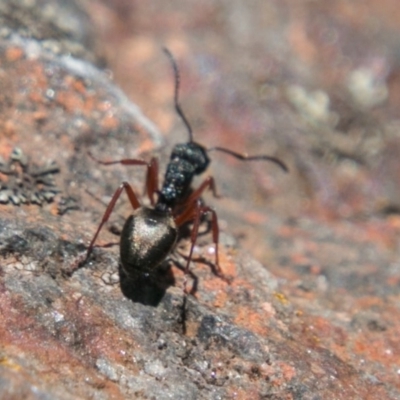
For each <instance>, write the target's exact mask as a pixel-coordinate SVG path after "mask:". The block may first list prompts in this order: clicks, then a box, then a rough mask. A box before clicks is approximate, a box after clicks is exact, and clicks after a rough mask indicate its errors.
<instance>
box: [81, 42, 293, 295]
mask: <svg viewBox="0 0 400 400" xmlns="http://www.w3.org/2000/svg"><path fill="white" fill-rule="evenodd" d="M164 52H165V53H166V55H167V56H168V58H169V60H170V62H171V64H172V68H173V71H174V78H175V90H174V104H175V109H176V112H177V113H178V115H179V116H180V118H181V119H182V121H183V123H184V125H185V126H186V128H187V130H188V135H189V140H188V142H186V143H181V144H177V145H176V146H175V147H174V148H173V150H172V154H171V157H170V161H169V163H168V166H167V170H166V173H165V177H164V183H163V185H162V188H161V190H159V188H158V187H159V186H158V161H157V159H156V158H152V159H151V161H150V162H146V161H143V160H137V159H123V160H118V161H100V160H97V159H95V160H96V161H97V162H99V163H100V164H103V165H111V164H122V165H145V166H147V175H146V192H147V196H148V197H149V200H150V204H151V207H146V206H142V205H141V204H140V202H139V200H138V198H137V196H136V194H135V193H134V191H133V189H132V187H131V186H130V185H129V183H127V182H123V183H122V184H121V185H120V186H119V188H118V189H117V190H116V191H115V193H114V195H113V196H112V198H111V201H110V203H109V204H108V207H107V209H106V211H105V213H104V215H103V218H102V220H101V222H100V225H99V226H98V228H97V231H96V233H95V235H94V237H93V239H92V241H91V242H90V245H89V247H88V249H87V253H86V260H87V259H88V257H89V256H90V254H91V252H92V250H93V247H94V244H95V242H96V239H97V237H98V235H99V232H100V230H101V228H102V227H103V225H104V224H105V223H106V222H107V221H108V219H109V217H110V214H111V212H112V211H113V209H114V206H115V203H116V202H117V200H118V198H119V197H120V195H121V193H122V191H123V190H125V192H126V193H127V195H128V198H129V201H130V203H131V205H132V207H133V209H134V212H133V213H132V215H131V216H129V217H128V219H127V220H126V222H125V224H124V227H123V229H122V233H121V239H120V262H121V268H122V270H123V272H124V273H125V274H126V276H127V277H131V278H135V277H138V278H140V279H141V280H143V279H147V280H148V282H150V283H151V282H152V280H153V279H155V276H156V274H157V269H158V267H159V266H160V264H161V263H162V262H163V261H164V260H165V259H166V257H167V256H168V255H169V254H170V253H171V252H172V251H173V249H174V247H175V244H176V242H177V239H178V233H179V229H180V228H181V227H182V226H183V225H185V224H187V223H193V226H192V231H191V235H190V239H191V246H190V251H189V255H188V256H187V257H185V258H186V259H187V261H186V267H185V282H186V275H187V274H188V273H189V264H190V262H191V260H192V255H193V249H194V246H195V242H196V239H197V236H198V231H199V226H200V222H201V221H202V217H203V215H205V214H211V229H212V237H213V242H214V244H215V271H216V273H217V275H218V276H220V277H223V274H222V271H221V269H220V266H219V258H218V236H219V228H218V220H217V214H216V212H215V211H214V210H213V209H212V208H210V207H208V206H207V205H205V204H204V203H203V202H202V201H201V195H202V194H203V192H204V191H205V190H207V189H208V190H211V191H212V192H213V195H214V196H215V197H218V196H217V193H216V188H215V183H214V179H213V178H212V177H208V178H206V179H205V180H204V182H203V183H202V184H201V185H200V186H199V187H198V188H197V189H192V188H191V184H192V180H193V178H194V176H195V175H200V174H202V173H203V172H204V171H205V170H206V169H207V167H208V165H209V163H210V158H209V157H208V153H209V152H210V151H220V152H224V153H227V154H230V155H231V156H233V157H236V158H238V159H240V160H244V161H251V160H267V161H272V162H274V163H275V164H277V165H278V166H279V167H280V168H282V169H283V170H284V171H287V167H286V165H285V164H284V163H283V162H282V161H280V160H279V159H277V158H275V157H270V156H266V155H259V156H252V157H250V156H247V155H244V154H239V153H236V152H234V151H232V150H229V149H225V148H221V147H213V148H209V149H207V148H205V147H204V146H202V145H200V144H198V143H196V142H195V141H193V133H192V128H191V126H190V124H189V122H188V120H187V119H186V116H185V115H184V113H183V111H182V109H181V107H180V104H179V100H178V92H179V84H180V77H179V71H178V67H177V65H176V62H175V59H174V57H173V56H172V54H171V53H170V51H169V50H168V49H164ZM91 157H92V158H94V157H93V156H91ZM155 197H157V200H156V199H155ZM185 291H186V283H185Z"/></svg>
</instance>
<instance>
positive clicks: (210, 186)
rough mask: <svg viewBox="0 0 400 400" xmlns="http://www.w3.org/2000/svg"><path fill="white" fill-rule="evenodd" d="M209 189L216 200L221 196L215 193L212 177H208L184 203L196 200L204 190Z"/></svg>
mask: <svg viewBox="0 0 400 400" xmlns="http://www.w3.org/2000/svg"><path fill="white" fill-rule="evenodd" d="M206 189H210V190H211V191H212V194H213V196H214V197H216V198H220V197H221V196H220V195H219V194H218V193H217V189H216V186H215V180H214V178H213V177H212V176H209V177H208V178H206V179H205V180H204V182H203V183H202V184H201V185H200V186H199V187H198V188H197V189H196V190H195V191H194V192H193V193H191V194H190V196H189V197H188V199H187V200H186V201H185V203H187V204H190V203H192V202H194V201H195V200H197V199H198V198H199V197H200V196H201V194H202V193H203V192H204V191H205V190H206Z"/></svg>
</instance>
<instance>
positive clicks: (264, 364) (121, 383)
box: [0, 0, 400, 400]
mask: <svg viewBox="0 0 400 400" xmlns="http://www.w3.org/2000/svg"><path fill="white" fill-rule="evenodd" d="M399 20H400V14H399V11H398V6H397V2H396V0H384V1H383V2H382V1H380V2H377V1H375V0H367V1H363V2H355V3H351V4H350V3H349V2H348V1H345V0H336V1H333V2H329V4H328V3H327V4H325V3H323V4H322V3H321V4H319V3H317V2H304V3H299V4H296V5H293V4H292V2H285V1H279V2H274V1H270V2H265V1H261V0H260V1H258V0H254V1H251V2H249V3H247V2H246V3H245V2H240V1H230V2H224V1H218V2H214V1H208V0H201V1H196V2H194V1H188V2H185V3H182V2H178V1H170V2H157V3H155V2H146V5H145V4H144V3H143V2H139V1H122V0H120V1H106V2H101V1H89V0H88V1H84V2H82V3H75V2H72V1H71V2H70V1H68V2H61V1H60V2H54V1H39V0H30V1H24V0H19V1H4V2H2V3H1V5H0V21H1V22H2V29H1V31H0V89H1V90H0V156H1V159H0V160H9V159H10V157H11V156H12V154H13V150H14V149H15V148H19V149H21V150H22V152H23V154H24V155H25V156H26V157H27V160H28V161H29V162H30V163H32V164H35V165H37V166H43V165H47V164H48V163H49V162H51V161H55V162H56V163H57V166H58V167H59V169H60V170H59V172H56V173H54V185H55V187H56V188H57V193H56V195H55V197H54V199H53V201H52V202H46V201H44V202H42V205H41V206H38V205H36V204H29V205H28V204H20V205H19V206H16V205H15V204H14V202H12V201H9V200H8V201H3V202H2V203H1V204H0V316H1V324H0V398H1V399H3V398H4V399H76V398H85V399H86V398H87V399H89V398H90V399H131V398H138V399H140V398H143V399H153V398H154V399H167V398H173V399H221V398H223V399H225V398H227V399H229V398H232V399H250V398H251V399H310V400H311V399H313V400H316V399H378V398H379V399H399V398H400V381H399V375H400V340H399V332H400V322H399V321H400V318H399V305H398V302H399V298H400V290H399V285H400V264H399V256H398V254H399V235H400V218H399V216H398V211H399V208H400V207H399V204H400V203H399V198H400V196H399V188H400V185H399V183H400V182H399V179H398V170H399V169H398V151H397V149H399V148H400V146H399V139H398V137H399V129H400V125H399V121H398V109H399V106H400V104H399V103H400V97H399V95H398V93H399V85H400V79H399V77H400V66H399V65H400V64H399V60H398V43H397V38H398V37H399V26H400V24H399ZM65 21H71V22H70V23H67V24H65ZM71 27H72V28H71ZM92 35H93V36H92ZM164 45H167V46H168V47H169V48H170V49H171V50H172V52H173V53H174V54H175V55H176V58H177V61H178V64H179V66H180V70H181V75H182V90H181V103H182V106H183V108H184V109H185V111H186V112H187V114H188V118H189V120H190V121H191V122H192V124H193V127H194V132H195V137H196V140H198V141H199V142H201V143H204V144H206V145H207V146H214V145H220V146H226V147H229V148H232V149H234V150H238V151H240V150H243V151H246V152H248V153H268V154H274V155H277V156H279V157H280V158H282V159H283V160H285V162H287V163H288V164H289V166H290V170H291V171H290V174H288V175H285V174H283V173H282V172H281V171H280V170H279V169H277V168H276V167H275V166H274V165H267V164H263V163H253V164H246V165H244V164H241V163H239V162H237V161H236V160H232V159H230V158H228V157H226V156H223V155H217V154H213V153H211V156H212V158H213V162H212V165H211V168H210V173H212V174H213V175H214V176H215V178H216V181H217V185H218V189H219V191H220V192H221V193H223V195H224V197H225V198H223V199H213V198H211V197H212V196H205V201H207V202H208V203H210V204H213V205H214V206H215V207H216V209H217V211H218V215H219V217H220V227H221V237H220V259H221V268H222V270H223V271H224V273H225V274H226V275H227V276H228V277H230V278H231V280H230V283H229V284H228V283H227V282H225V281H224V280H222V279H220V278H219V277H217V276H216V275H215V274H214V273H213V264H212V263H213V260H214V254H213V245H212V239H211V237H210V236H211V235H210V234H209V232H208V233H207V232H205V233H204V234H202V235H201V236H200V237H199V240H198V243H197V246H196V248H195V256H196V259H197V261H196V262H194V263H193V266H192V273H193V274H194V275H193V276H189V278H188V282H189V285H190V284H192V283H193V279H196V281H197V285H198V288H197V293H196V295H195V296H184V294H183V291H182V287H183V278H184V277H183V274H182V272H181V270H180V269H179V268H176V267H175V266H173V267H172V268H173V269H172V271H173V275H174V277H172V276H170V275H169V274H166V279H167V278H168V279H169V281H168V284H169V285H170V286H169V287H168V288H167V290H166V293H165V294H164V295H163V296H162V298H161V300H160V301H159V303H158V304H157V305H156V306H149V305H143V304H141V303H140V302H134V301H132V300H131V299H130V298H129V297H132V296H130V294H129V290H127V288H126V287H125V286H124V284H125V285H126V282H125V283H124V281H122V282H121V284H119V283H118V282H119V274H118V246H106V245H108V244H110V243H112V242H118V237H117V236H115V235H114V234H113V233H112V232H115V231H120V228H121V225H122V224H123V221H124V219H125V218H126V217H127V216H128V215H129V212H130V207H129V202H128V201H127V199H126V198H125V196H122V198H121V200H120V201H119V203H118V205H117V207H116V210H115V212H114V213H113V215H112V218H111V220H110V222H109V224H108V225H107V227H106V228H105V229H104V230H103V231H102V233H101V235H100V237H99V241H98V244H99V245H104V246H103V247H98V248H96V249H95V250H94V252H93V254H92V256H91V258H90V260H89V262H88V263H87V264H86V265H85V266H84V267H82V268H78V266H79V265H80V263H81V261H82V259H83V257H84V255H85V249H86V246H87V244H88V243H89V241H90V239H91V238H92V236H93V234H94V232H95V230H96V227H97V226H98V223H99V221H100V219H101V217H102V214H103V213H104V210H105V207H106V204H107V202H108V201H109V199H110V196H111V195H112V194H113V193H114V191H115V189H116V188H117V187H118V185H119V183H120V182H122V181H124V180H126V181H129V182H131V183H132V185H133V187H134V188H135V189H136V192H137V193H138V194H140V193H141V192H142V190H143V182H144V172H145V171H144V169H143V167H129V168H128V167H123V166H120V165H114V166H104V165H100V164H98V163H96V162H95V161H94V160H93V159H92V158H91V157H90V156H89V155H88V152H90V153H92V154H93V156H95V157H97V158H99V159H102V160H112V159H114V160H115V159H121V158H132V157H141V158H143V159H149V158H150V156H151V155H153V154H158V155H159V157H160V163H161V167H164V166H165V164H166V162H167V160H168V155H169V150H170V148H171V146H172V145H173V144H174V143H176V142H177V141H185V140H186V133H185V131H184V128H183V127H182V126H181V123H180V121H179V119H178V118H177V117H176V115H175V113H174V112H173V107H172V93H173V80H172V75H171V69H170V65H169V64H168V62H167V60H165V56H164V55H163V53H162V51H161V47H162V46H164ZM91 46H93V47H91ZM99 54H100V55H99ZM104 60H105V61H106V62H107V65H108V67H109V68H110V70H111V71H113V73H114V78H115V81H116V82H117V83H118V84H119V86H120V87H123V89H124V91H122V89H119V88H118V87H117V85H116V84H115V83H114V82H113V81H112V80H111V74H110V72H109V71H104V70H101V69H100V68H99V67H97V66H98V65H102V64H103V62H104ZM96 65H97V66H96ZM124 93H127V94H128V95H129V96H131V98H132V99H133V100H135V102H136V103H137V104H140V105H141V107H143V109H144V110H145V112H146V114H147V115H148V116H150V117H151V119H152V120H154V121H156V122H157V126H159V127H160V128H161V130H162V131H164V132H171V134H169V136H168V138H167V140H165V139H164V138H163V137H162V135H161V134H160V132H159V130H158V129H157V128H155V126H156V125H155V124H154V123H152V122H150V119H148V118H146V117H145V116H144V115H143V113H142V112H141V111H140V109H139V108H138V107H137V106H135V105H134V103H132V102H131V101H130V100H128V97H127V96H126V95H125V94H124ZM175 121H179V125H178V122H177V123H176V126H173V125H174V124H175ZM166 142H167V143H168V145H164V143H166ZM28 161H27V162H28ZM2 165H3V164H2ZM1 170H2V168H0V184H1V185H5V184H7V182H8V178H9V175H7V174H4V173H1ZM3 171H4V169H3ZM14 184H15V183H14ZM23 184H26V183H22V185H23ZM35 184H36V183H35ZM37 184H38V185H40V183H37ZM1 187H3V186H1ZM0 194H1V191H0ZM3 203H4V204H3ZM204 228H206V227H204ZM204 230H206V229H204ZM178 250H179V252H176V254H174V256H173V259H172V260H171V264H172V265H179V264H182V263H183V259H182V257H181V255H179V253H182V254H186V253H187V251H188V240H187V239H182V240H181V241H180V242H179V245H178ZM256 260H259V261H256ZM174 281H175V283H174ZM128 283H129V282H128ZM121 286H122V287H121ZM128 286H129V285H128ZM121 289H122V290H121ZM128 289H129V288H128ZM124 294H125V295H124Z"/></svg>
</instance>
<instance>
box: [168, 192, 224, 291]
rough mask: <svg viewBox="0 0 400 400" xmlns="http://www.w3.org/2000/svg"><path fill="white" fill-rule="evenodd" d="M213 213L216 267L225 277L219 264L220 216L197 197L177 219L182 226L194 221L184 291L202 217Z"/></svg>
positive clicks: (212, 225) (212, 223)
mask: <svg viewBox="0 0 400 400" xmlns="http://www.w3.org/2000/svg"><path fill="white" fill-rule="evenodd" d="M207 213H211V215H212V220H211V228H212V235H213V242H214V245H215V269H216V271H217V275H218V276H220V277H222V278H224V274H223V273H222V270H221V268H220V266H219V253H218V241H219V227H218V217H217V213H216V212H215V211H214V210H213V209H212V208H210V207H208V206H204V205H202V203H201V201H200V200H199V199H197V200H196V201H195V202H193V203H192V204H190V205H189V207H188V208H187V209H186V210H185V212H184V213H183V214H182V215H181V216H179V217H178V218H177V219H176V221H175V222H176V224H177V225H178V226H181V225H182V224H184V223H186V222H189V221H193V227H192V232H191V235H190V241H191V246H190V251H189V255H188V257H187V263H186V268H185V279H184V291H185V293H186V292H187V291H186V284H187V278H186V277H187V275H188V274H189V267H190V262H191V260H192V257H193V250H194V246H195V244H196V240H197V237H198V235H199V227H200V222H201V217H202V216H203V215H204V214H207Z"/></svg>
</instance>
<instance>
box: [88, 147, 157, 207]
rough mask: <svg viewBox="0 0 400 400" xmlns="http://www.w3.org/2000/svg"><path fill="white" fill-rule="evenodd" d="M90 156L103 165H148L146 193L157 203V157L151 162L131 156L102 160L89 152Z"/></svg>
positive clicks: (152, 201) (152, 202)
mask: <svg viewBox="0 0 400 400" xmlns="http://www.w3.org/2000/svg"><path fill="white" fill-rule="evenodd" d="M88 154H89V156H90V157H91V158H92V159H93V160H94V161H96V162H98V163H99V164H102V165H114V164H121V165H146V167H147V174H146V186H145V193H147V196H148V197H149V200H150V203H151V205H154V204H155V200H154V193H157V191H158V161H157V159H156V158H154V157H153V158H152V159H151V160H150V162H147V161H143V160H136V159H131V158H124V159H122V160H115V161H102V160H99V159H97V158H96V157H94V156H93V154H92V153H90V152H88Z"/></svg>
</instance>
